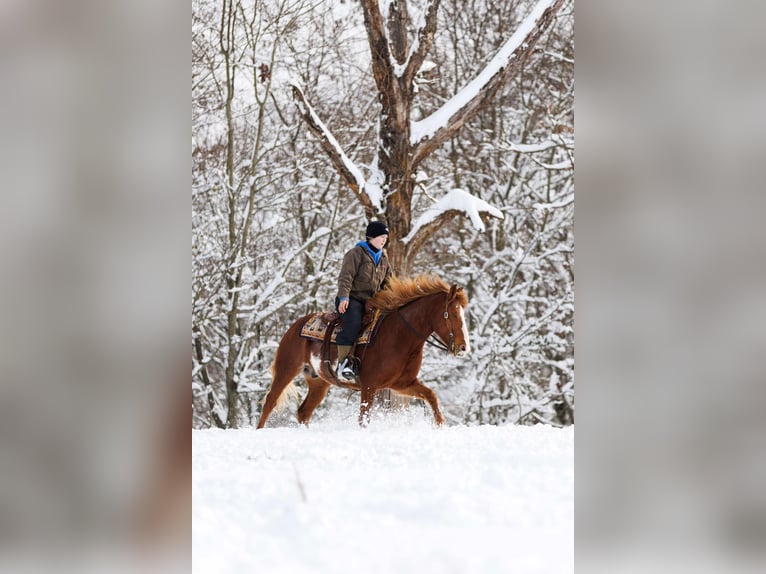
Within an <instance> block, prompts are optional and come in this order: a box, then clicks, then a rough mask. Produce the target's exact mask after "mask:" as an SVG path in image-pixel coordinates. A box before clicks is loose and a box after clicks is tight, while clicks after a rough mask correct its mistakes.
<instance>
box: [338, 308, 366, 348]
mask: <svg viewBox="0 0 766 574" xmlns="http://www.w3.org/2000/svg"><path fill="white" fill-rule="evenodd" d="M339 304H340V299H338V298H337V297H336V298H335V310H336V311H337V310H338V305H339ZM363 315H364V302H363V301H359V300H358V299H349V300H348V308H347V309H346V312H345V313H343V314H342V315H341V319H342V320H343V330H342V331H340V332H338V338H337V339H336V341H335V343H336V344H337V345H353V344H354V341H356V338H357V337H358V336H359V331H361V330H362V316H363Z"/></svg>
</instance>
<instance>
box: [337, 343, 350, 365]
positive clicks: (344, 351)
mask: <svg viewBox="0 0 766 574" xmlns="http://www.w3.org/2000/svg"><path fill="white" fill-rule="evenodd" d="M350 350H351V345H338V364H340V362H341V361H342V360H343V359H345V358H346V355H348V352H349V351H350Z"/></svg>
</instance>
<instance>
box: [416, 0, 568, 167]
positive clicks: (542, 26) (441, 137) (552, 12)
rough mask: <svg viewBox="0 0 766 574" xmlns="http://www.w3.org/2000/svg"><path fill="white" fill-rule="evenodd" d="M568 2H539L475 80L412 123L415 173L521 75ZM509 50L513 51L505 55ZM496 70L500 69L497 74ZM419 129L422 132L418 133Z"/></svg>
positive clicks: (542, 0) (558, 0)
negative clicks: (431, 112)
mask: <svg viewBox="0 0 766 574" xmlns="http://www.w3.org/2000/svg"><path fill="white" fill-rule="evenodd" d="M566 1H567V0H540V1H539V2H538V3H537V4H536V5H535V7H534V8H533V9H532V12H530V14H529V16H527V18H525V20H524V21H523V22H522V23H521V25H520V26H519V29H518V30H517V32H516V33H515V34H513V36H511V38H510V39H509V40H508V41H507V42H506V43H505V44H504V45H503V47H502V48H501V49H500V51H499V52H498V54H497V55H496V56H495V57H494V58H493V59H492V60H491V61H490V63H489V64H488V65H487V66H486V67H485V68H484V70H482V72H481V73H480V74H479V75H478V76H476V78H474V80H472V81H471V82H469V83H468V84H467V85H466V86H465V87H464V88H463V89H461V90H460V92H458V94H456V95H455V96H454V97H453V98H451V99H450V100H449V101H447V102H446V103H445V104H444V105H443V106H442V107H441V108H439V109H438V110H437V111H436V112H434V113H433V114H432V115H431V116H429V117H428V118H425V120H422V121H420V122H413V129H412V130H411V134H412V135H411V137H412V139H413V141H412V145H413V146H415V149H414V153H413V157H412V169H414V168H415V167H416V166H417V165H418V164H419V163H420V162H421V161H423V159H424V158H425V157H426V156H427V155H428V154H430V153H431V152H433V151H434V150H435V149H436V148H438V147H439V146H440V145H441V144H443V143H444V142H445V141H447V140H448V139H450V138H451V137H452V136H453V135H455V133H456V132H457V131H458V130H460V128H461V127H463V125H464V124H465V123H466V122H468V121H469V120H471V119H472V118H474V117H475V116H476V115H477V114H478V113H479V111H480V110H481V109H482V108H484V107H485V106H486V105H487V104H489V102H490V101H491V100H492V98H493V97H494V96H495V94H496V93H497V91H498V90H499V89H500V87H502V85H503V84H504V83H505V82H506V80H507V79H508V78H511V77H513V76H515V75H516V74H518V72H519V71H520V70H521V68H522V66H523V65H524V63H525V62H526V61H527V58H528V57H529V56H530V54H531V53H532V51H533V49H534V47H535V45H536V44H537V42H538V40H539V39H540V38H541V37H542V35H543V34H544V33H545V32H546V31H547V30H548V29H549V28H550V26H551V24H552V23H553V21H554V19H555V17H556V13H557V12H558V11H559V10H560V9H561V7H562V6H563V4H564V3H565V2H566ZM546 6H547V7H546ZM541 11H542V13H541V14H540V12H541ZM538 14H539V15H538ZM525 30H526V32H525V33H524V32H523V31H525ZM508 50H511V51H510V53H507V54H506V52H508ZM418 51H420V49H418ZM411 64H412V63H411ZM495 68H497V69H496V71H495ZM466 98H467V101H465V102H463V101H462V100H463V99H466ZM416 126H417V128H419V129H415V128H416ZM431 132H433V133H431Z"/></svg>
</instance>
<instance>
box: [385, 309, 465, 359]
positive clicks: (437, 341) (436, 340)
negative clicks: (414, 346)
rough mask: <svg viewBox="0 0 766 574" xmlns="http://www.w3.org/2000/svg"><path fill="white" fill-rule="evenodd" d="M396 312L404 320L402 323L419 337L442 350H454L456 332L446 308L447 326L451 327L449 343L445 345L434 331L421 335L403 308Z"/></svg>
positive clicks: (449, 351) (450, 351)
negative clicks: (404, 313)
mask: <svg viewBox="0 0 766 574" xmlns="http://www.w3.org/2000/svg"><path fill="white" fill-rule="evenodd" d="M396 314H397V315H398V316H399V319H400V320H401V321H402V323H404V324H405V325H406V326H407V328H408V329H409V330H410V331H412V332H413V333H414V334H415V336H416V337H417V338H418V339H420V340H421V341H423V342H425V343H426V344H428V345H431V346H432V347H436V348H437V349H440V350H442V351H446V352H448V353H452V352H453V350H454V348H455V334H454V333H453V332H452V325H451V324H450V322H449V313H448V312H447V311H446V310H445V311H444V319H445V320H446V321H447V326H448V327H449V345H445V344H444V343H443V342H442V341H441V340H440V339H439V338H438V337H437V336H436V334H435V333H434V332H433V331H431V333H430V334H429V335H425V336H424V335H421V334H420V333H419V332H418V331H417V329H415V327H413V326H412V325H411V324H410V322H409V321H407V319H405V318H404V315H402V314H401V309H397V310H396Z"/></svg>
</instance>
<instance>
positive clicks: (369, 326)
mask: <svg viewBox="0 0 766 574" xmlns="http://www.w3.org/2000/svg"><path fill="white" fill-rule="evenodd" d="M380 317H381V312H380V309H376V308H375V307H372V306H371V305H370V304H369V302H368V303H367V304H366V305H365V307H364V316H363V317H362V329H361V331H360V332H359V337H357V340H356V345H368V344H370V343H372V340H373V339H374V337H375V334H376V332H377V327H378V323H379V322H380ZM336 327H341V328H342V327H343V315H341V314H340V313H337V312H330V313H314V314H313V315H311V316H310V317H309V318H308V320H307V321H306V323H304V325H303V327H302V328H301V337H304V338H306V339H314V340H315V341H324V340H325V337H326V335H327V330H328V328H330V329H332V332H331V333H330V339H329V342H330V343H333V344H335V340H336V338H337V336H338V331H339V330H340V329H337V328H336Z"/></svg>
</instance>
